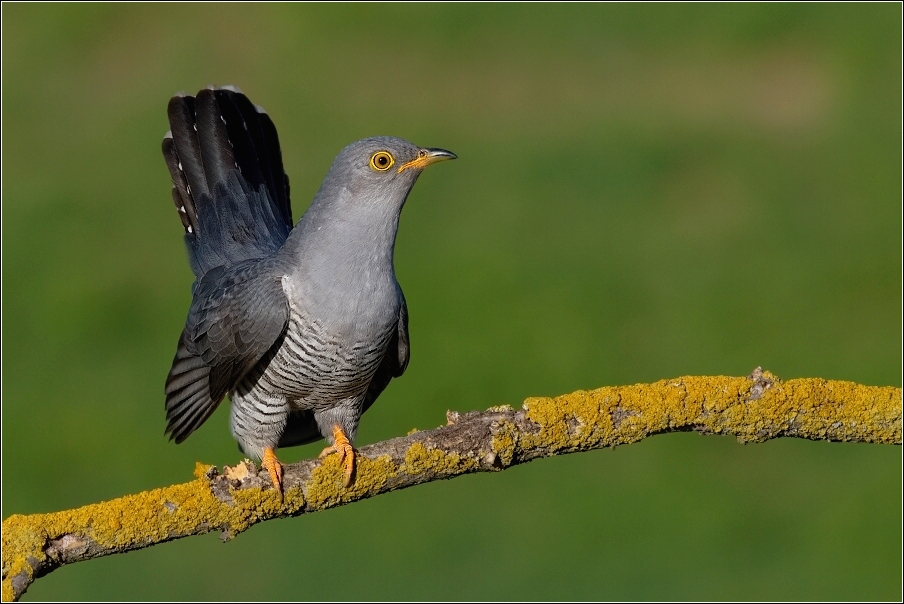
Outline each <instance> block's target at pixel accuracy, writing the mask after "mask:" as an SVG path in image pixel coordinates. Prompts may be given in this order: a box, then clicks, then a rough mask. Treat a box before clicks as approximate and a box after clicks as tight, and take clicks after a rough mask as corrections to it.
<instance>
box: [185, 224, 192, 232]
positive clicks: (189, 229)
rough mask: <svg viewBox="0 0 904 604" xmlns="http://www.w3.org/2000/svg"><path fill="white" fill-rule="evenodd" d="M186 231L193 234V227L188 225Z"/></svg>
mask: <svg viewBox="0 0 904 604" xmlns="http://www.w3.org/2000/svg"><path fill="white" fill-rule="evenodd" d="M186 230H187V231H188V232H189V233H191V232H192V230H191V225H188V228H187V229H186Z"/></svg>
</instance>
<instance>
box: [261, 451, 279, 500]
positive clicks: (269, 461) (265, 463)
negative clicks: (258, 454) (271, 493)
mask: <svg viewBox="0 0 904 604" xmlns="http://www.w3.org/2000/svg"><path fill="white" fill-rule="evenodd" d="M261 468H264V469H265V470H267V473H268V474H270V481H271V482H272V483H273V488H274V489H276V492H277V493H278V494H279V500H280V501H282V500H283V488H282V479H283V467H282V464H281V463H280V462H279V460H278V459H277V458H276V453H274V452H273V449H272V448H270V447H267V448H266V449H264V458H263V459H261Z"/></svg>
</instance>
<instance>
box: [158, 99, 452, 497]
mask: <svg viewBox="0 0 904 604" xmlns="http://www.w3.org/2000/svg"><path fill="white" fill-rule="evenodd" d="M168 113H169V123H170V128H171V129H170V131H169V132H168V133H167V134H166V136H165V137H164V139H163V155H164V157H165V158H166V164H167V166H168V167H169V171H170V175H171V176H172V180H173V200H174V201H175V204H176V208H177V210H178V213H179V217H180V218H181V220H182V226H183V227H184V228H185V242H186V244H187V247H188V259H189V263H190V265H191V269H192V271H193V272H194V274H195V277H196V279H195V282H194V284H193V286H192V301H191V307H190V308H189V311H188V319H187V320H186V322H185V328H184V330H183V331H182V336H181V337H180V338H179V344H178V348H177V351H176V357H175V359H174V360H173V365H172V369H170V372H169V376H168V377H167V380H166V417H167V427H166V431H167V433H169V434H170V438H171V439H175V441H176V442H177V443H181V442H182V441H184V440H185V439H186V438H187V437H188V436H189V435H190V434H191V433H192V432H194V431H195V430H196V429H197V428H198V427H199V426H200V425H201V424H202V423H204V421H205V420H206V419H207V418H208V417H210V414H211V413H213V411H214V410H215V409H216V407H217V405H218V404H219V403H220V401H222V400H223V398H224V397H225V396H226V395H229V397H230V399H231V401H232V407H231V427H232V435H233V436H234V437H235V439H236V440H237V441H238V443H239V447H240V448H241V450H242V452H243V453H245V454H246V455H249V456H252V457H254V458H256V459H258V460H261V465H262V467H264V468H266V469H267V471H268V473H269V475H270V479H271V481H272V482H273V486H274V487H275V488H276V489H277V490H278V491H279V493H280V496H281V495H282V465H281V464H280V462H279V460H278V459H277V458H276V453H275V451H276V449H277V448H279V447H289V446H293V445H300V444H305V443H309V442H313V441H315V440H318V439H320V438H321V437H323V438H326V439H327V441H328V442H329V443H330V446H329V447H327V448H326V449H325V450H324V452H323V454H322V455H327V454H329V453H332V452H335V453H337V454H338V455H339V461H340V464H342V463H343V462H344V464H345V485H346V486H349V485H350V484H351V481H352V476H353V473H354V468H355V451H354V449H353V448H352V443H353V442H354V440H355V433H356V432H357V429H358V421H359V419H360V418H361V414H362V413H364V412H365V411H367V409H368V408H369V407H370V406H371V405H372V404H373V403H374V401H375V400H376V399H377V397H378V396H379V395H380V393H381V392H382V391H383V390H384V389H385V388H386V386H387V385H388V384H389V382H390V380H391V379H392V378H394V377H399V376H400V375H402V373H404V371H405V368H406V367H407V366H408V355H409V348H408V309H407V307H406V305H405V297H404V295H402V289H401V288H400V287H399V283H398V281H396V276H395V269H394V267H393V250H394V247H395V239H396V231H397V229H398V225H399V214H400V213H401V211H402V206H403V205H404V204H405V199H406V198H407V197H408V193H409V192H410V191H411V187H412V186H413V185H414V183H415V181H416V180H417V178H418V176H419V175H420V173H421V171H422V170H423V169H424V168H425V167H427V166H429V165H430V164H433V163H435V162H438V161H442V160H446V159H455V157H456V156H455V155H454V154H453V153H450V152H449V151H444V150H442V149H427V148H422V147H418V146H416V145H413V144H411V143H409V142H408V141H405V140H402V139H400V138H391V137H375V138H367V139H364V140H360V141H357V142H355V143H352V144H350V145H349V146H347V147H346V148H345V149H343V150H342V151H340V152H339V155H338V156H337V157H336V159H335V160H334V161H333V165H332V166H331V167H330V169H329V172H327V175H326V178H325V179H324V181H323V184H322V185H321V186H320V190H319V191H318V192H317V195H316V196H315V197H314V201H313V202H312V203H311V206H310V207H309V208H308V210H307V211H306V212H305V213H304V216H302V217H301V220H299V221H298V224H296V225H295V226H294V227H293V226H292V211H291V206H290V203H289V180H288V178H287V177H286V175H285V173H284V172H283V165H282V157H281V153H280V148H279V140H278V139H277V135H276V128H275V127H274V125H273V122H272V121H271V120H270V118H269V117H268V115H267V114H266V113H265V112H264V110H263V109H261V108H260V107H257V106H255V105H254V104H252V103H251V101H249V100H248V98H247V97H246V96H245V95H244V94H242V93H241V92H239V91H238V90H237V89H235V88H232V87H225V88H218V89H212V88H209V89H205V90H202V91H200V92H199V93H198V95H197V97H191V96H187V95H178V96H175V97H173V98H172V99H171V100H170V102H169V109H168Z"/></svg>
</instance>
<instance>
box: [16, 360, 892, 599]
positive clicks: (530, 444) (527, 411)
mask: <svg viewBox="0 0 904 604" xmlns="http://www.w3.org/2000/svg"><path fill="white" fill-rule="evenodd" d="M901 407H902V404H901V389H900V388H893V387H871V386H862V385H859V384H854V383H851V382H840V381H829V380H823V379H818V378H812V379H798V380H789V381H785V382H783V381H781V380H779V379H777V378H776V377H775V376H773V375H771V374H770V373H768V372H763V371H760V370H759V369H757V370H756V371H754V373H752V374H751V375H750V376H748V377H741V378H734V377H681V378H676V379H673V380H663V381H660V382H656V383H654V384H637V385H634V386H613V387H606V388H600V389H598V390H590V391H578V392H574V393H572V394H566V395H563V396H558V397H555V398H530V399H527V400H526V401H525V402H524V405H523V406H522V407H521V409H518V410H515V409H512V408H510V407H507V406H505V407H494V408H491V409H489V410H487V411H484V412H476V411H475V412H470V413H463V414H459V413H455V412H449V413H448V414H447V420H448V423H447V425H445V426H442V427H440V428H436V429H435V430H426V431H422V432H413V433H412V434H409V435H408V436H406V437H403V438H394V439H392V440H387V441H384V442H380V443H376V444H373V445H369V446H366V447H362V448H361V449H359V450H358V457H357V459H358V465H357V470H356V475H355V480H354V484H353V485H352V486H351V487H350V488H347V489H346V488H343V486H342V484H343V477H344V474H343V469H342V468H340V467H339V464H338V463H337V461H336V456H330V457H327V458H325V459H323V460H308V461H302V462H299V463H296V464H292V465H288V466H286V468H285V477H284V481H285V483H284V486H285V497H284V499H283V500H282V501H280V499H279V497H278V496H277V494H276V492H275V491H274V490H273V489H272V488H271V486H270V480H269V478H268V477H267V475H266V473H265V472H264V473H262V474H260V475H258V472H257V469H256V468H255V466H254V465H253V464H251V463H250V462H243V463H241V464H239V465H238V466H235V467H232V468H229V467H227V468H224V470H223V471H222V472H219V471H217V469H216V468H215V467H214V466H204V465H202V464H198V465H197V467H196V469H195V475H196V477H197V479H196V480H194V481H192V482H188V483H185V484H179V485H175V486H170V487H165V488H161V489H154V490H152V491H146V492H144V493H139V494H137V495H128V496H126V497H121V498H119V499H114V500H111V501H105V502H103V503H97V504H93V505H88V506H85V507H82V508H78V509H75V510H68V511H64V512H56V513H52V514H33V515H30V516H23V515H14V516H10V517H9V518H7V519H6V520H4V521H3V592H2V595H3V600H4V601H10V600H17V599H18V598H19V597H20V596H21V595H22V594H23V593H24V592H25V590H26V589H27V588H28V586H29V585H30V584H31V583H32V582H33V581H34V580H35V579H36V578H38V577H41V576H42V575H45V574H47V573H49V572H51V571H52V570H54V569H55V568H58V567H59V566H61V565H63V564H69V563H71V562H78V561H80V560H87V559H89V558H96V557H98V556H106V555H108V554H115V553H120V552H126V551H129V550H134V549H139V548H143V547H147V546H149V545H154V544H156V543H161V542H164V541H169V540H172V539H178V538H180V537H187V536H189V535H198V534H201V533H207V532H209V531H214V530H217V531H220V532H221V533H222V536H223V538H224V540H225V539H229V538H231V537H233V536H235V535H237V534H238V533H241V532H242V531H244V530H245V529H247V528H249V527H250V526H252V525H253V524H255V523H257V522H260V521H262V520H268V519H270V518H279V517H286V516H297V515H300V514H304V513H310V512H316V511H319V510H323V509H326V508H330V507H333V506H338V505H343V504H346V503H350V502H352V501H356V500H358V499H364V498H367V497H373V496H374V495H379V494H380V493H386V492H388V491H392V490H395V489H402V488H405V487H410V486H414V485H416V484H421V483H424V482H429V481H432V480H438V479H441V478H452V477H454V476H458V475H461V474H467V473H470V472H492V471H499V470H504V469H505V468H508V467H510V466H513V465H517V464H521V463H525V462H528V461H530V460H532V459H536V458H538V457H547V456H550V455H560V454H563V453H573V452H576V451H587V450H590V449H598V448H602V447H615V446H617V445H624V444H628V443H633V442H636V441H639V440H641V439H643V438H645V437H647V436H650V435H653V434H658V433H660V432H672V431H680V430H697V431H700V432H705V433H713V434H732V435H734V436H736V437H737V438H738V440H739V441H741V442H761V441H764V440H768V439H770V438H776V437H780V436H793V437H798V438H809V439H814V440H834V441H859V442H872V443H886V444H901Z"/></svg>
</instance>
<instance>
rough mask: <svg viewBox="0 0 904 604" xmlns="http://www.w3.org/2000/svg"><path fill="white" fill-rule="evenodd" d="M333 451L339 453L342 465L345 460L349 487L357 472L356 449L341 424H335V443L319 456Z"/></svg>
mask: <svg viewBox="0 0 904 604" xmlns="http://www.w3.org/2000/svg"><path fill="white" fill-rule="evenodd" d="M331 453H338V454H339V464H340V465H341V464H342V462H343V461H344V462H345V483H344V486H345V488H346V489H347V488H348V487H350V486H351V484H352V475H353V474H354V472H355V449H354V448H353V447H352V445H351V443H350V442H349V441H348V437H347V436H346V435H345V432H343V431H342V428H340V427H339V426H333V444H332V445H330V446H329V447H327V448H325V449H324V450H323V451H321V452H320V455H318V456H317V458H318V459H322V458H324V457H326V456H327V455H330V454H331Z"/></svg>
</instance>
